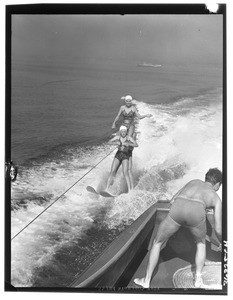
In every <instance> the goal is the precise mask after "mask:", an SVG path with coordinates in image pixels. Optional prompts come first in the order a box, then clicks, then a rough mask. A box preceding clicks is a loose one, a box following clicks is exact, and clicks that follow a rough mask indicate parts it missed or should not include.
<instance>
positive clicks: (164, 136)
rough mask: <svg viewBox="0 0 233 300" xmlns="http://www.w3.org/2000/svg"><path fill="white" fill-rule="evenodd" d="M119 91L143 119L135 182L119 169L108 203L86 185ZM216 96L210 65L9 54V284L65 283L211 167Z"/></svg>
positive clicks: (217, 74)
mask: <svg viewBox="0 0 233 300" xmlns="http://www.w3.org/2000/svg"><path fill="white" fill-rule="evenodd" d="M126 94H131V95H132V96H133V97H134V98H135V99H136V105H137V108H138V110H139V113H140V114H147V113H151V114H152V117H151V118H146V119H143V120H141V121H140V122H139V123H138V124H137V128H136V131H137V141H138V144H139V147H138V148H135V149H134V152H133V174H134V180H135V189H134V190H132V191H131V192H130V193H126V190H127V189H126V184H125V182H124V180H123V177H122V172H121V169H119V171H118V174H117V177H116V180H115V182H114V184H113V186H112V187H111V189H112V192H113V193H116V194H117V195H118V196H117V197H116V198H114V199H111V200H110V199H108V198H102V197H99V196H97V195H94V194H91V193H88V192H87V191H86V186H87V185H91V186H93V187H95V188H96V189H97V190H101V189H104V188H105V186H106V180H107V177H108V174H109V171H110V167H111V162H112V159H113V157H114V154H115V151H116V150H115V149H114V147H113V146H110V145H108V143H107V141H108V140H109V139H110V138H111V136H112V133H113V131H112V130H111V125H112V122H113V120H114V118H115V116H116V114H117V112H118V110H119V108H120V106H121V105H122V104H123V103H122V101H121V100H120V98H121V97H122V96H123V95H126ZM222 104H223V99H222V69H221V67H219V66H212V65H206V66H203V65H202V66H197V65H162V67H160V68H142V67H140V68H139V67H137V66H136V64H133V63H129V62H127V63H125V62H124V63H114V62H96V61H88V62H84V61H79V62H78V61H77V62H72V63H69V62H67V61H66V62H65V61H60V62H59V63H56V64H55V63H54V62H52V61H32V60H31V61H29V60H28V61H14V62H13V64H12V115H11V122H12V132H11V142H12V149H11V157H12V160H13V161H14V162H15V163H16V164H17V165H18V167H19V174H18V177H17V180H16V181H15V182H13V183H12V187H11V208H12V211H11V227H12V228H11V230H12V244H11V247H12V254H11V255H12V256H11V277H12V284H13V285H14V286H16V287H31V286H34V287H65V286H68V285H69V284H70V283H71V281H72V280H73V277H74V276H75V275H76V274H80V273H81V272H82V271H83V270H84V269H85V268H86V267H87V266H89V265H90V263H91V262H92V261H93V260H94V259H95V258H96V257H97V256H98V255H99V254H100V253H101V252H102V251H103V250H104V249H105V247H106V246H107V245H109V243H110V242H111V241H112V240H113V239H114V238H115V237H116V236H117V235H119V233H120V232H121V231H122V230H123V229H124V228H125V227H126V226H128V225H130V224H131V223H132V222H133V221H134V220H135V219H136V218H137V217H138V216H139V215H140V214H141V213H143V212H144V211H145V210H146V209H147V208H149V207H150V205H152V204H153V203H155V202H156V201H158V200H167V199H170V198H171V197H172V195H173V194H174V193H175V192H176V191H177V190H178V189H179V188H181V187H182V185H183V184H185V183H186V182H187V181H189V180H191V179H193V178H200V179H204V174H205V173H206V171H207V170H208V169H209V168H211V167H218V168H220V169H222ZM101 160H103V161H102V162H101V163H99V162H100V161H101ZM85 174H86V175H85ZM70 187H71V188H70ZM219 195H221V190H220V191H219ZM55 200H57V201H56V202H55V203H54V204H53V205H52V206H51V207H49V208H48V209H47V210H46V211H45V212H44V213H43V214H42V215H40V216H39V217H38V218H37V219H36V220H35V221H34V222H33V223H31V224H30V225H29V226H28V227H26V229H24V230H23V231H22V232H21V233H20V234H18V235H17V233H18V232H19V231H20V230H21V229H23V228H24V227H25V226H27V224H29V222H31V221H32V220H33V219H34V218H35V217H36V216H37V215H39V214H40V213H41V212H42V211H43V210H44V209H46V207H48V206H49V205H50V204H52V203H53V201H55ZM16 235H17V236H16Z"/></svg>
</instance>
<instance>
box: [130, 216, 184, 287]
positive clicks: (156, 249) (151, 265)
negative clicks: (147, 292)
mask: <svg viewBox="0 0 233 300" xmlns="http://www.w3.org/2000/svg"><path fill="white" fill-rule="evenodd" d="M179 228H180V225H179V224H177V223H176V222H175V221H174V220H173V219H172V218H171V217H170V216H169V215H167V217H166V218H165V219H164V220H163V221H162V222H161V224H160V226H159V229H158V232H157V235H156V238H155V240H154V243H153V246H152V248H151V250H150V255H149V261H148V264H147V269H146V276H145V277H143V278H135V279H134V282H135V283H136V284H138V285H141V286H142V287H144V288H149V286H150V281H151V278H152V275H153V271H154V269H155V267H156V266H157V263H158V260H159V254H160V249H161V246H162V245H163V244H164V243H165V242H166V241H167V240H168V239H169V238H170V237H171V236H172V235H173V234H174V233H175V232H176V231H177V230H178V229H179Z"/></svg>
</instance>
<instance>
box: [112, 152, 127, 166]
mask: <svg viewBox="0 0 233 300" xmlns="http://www.w3.org/2000/svg"><path fill="white" fill-rule="evenodd" d="M115 158H117V159H118V160H119V161H120V163H122V161H123V160H124V159H129V153H128V152H124V151H120V150H118V151H117V153H116V155H115Z"/></svg>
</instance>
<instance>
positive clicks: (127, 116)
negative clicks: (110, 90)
mask: <svg viewBox="0 0 233 300" xmlns="http://www.w3.org/2000/svg"><path fill="white" fill-rule="evenodd" d="M121 114H122V116H123V118H124V120H123V122H122V124H123V125H124V126H126V127H127V128H129V127H130V125H132V124H133V121H134V117H135V112H134V111H132V110H130V111H129V112H128V113H127V112H126V111H125V110H123V111H122V112H121Z"/></svg>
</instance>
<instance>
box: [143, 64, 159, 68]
mask: <svg viewBox="0 0 233 300" xmlns="http://www.w3.org/2000/svg"><path fill="white" fill-rule="evenodd" d="M137 66H138V67H152V68H158V67H162V65H153V64H148V63H142V64H137Z"/></svg>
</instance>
